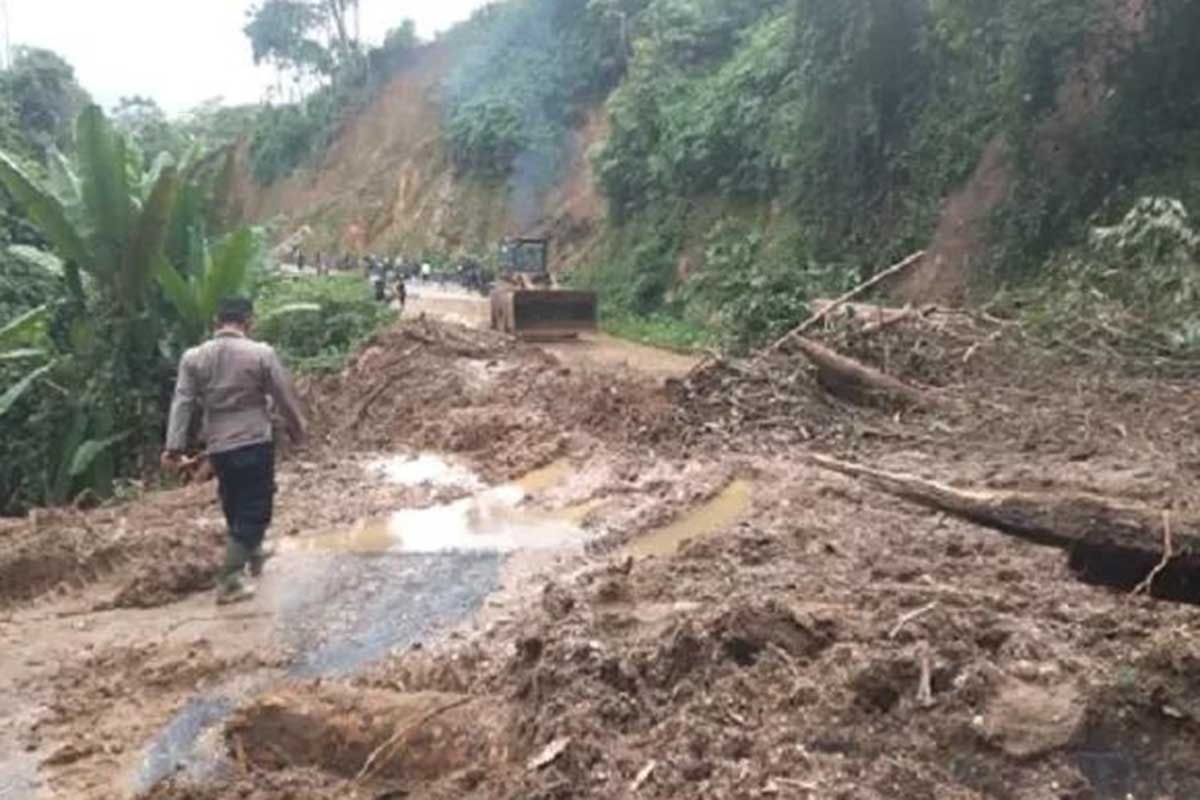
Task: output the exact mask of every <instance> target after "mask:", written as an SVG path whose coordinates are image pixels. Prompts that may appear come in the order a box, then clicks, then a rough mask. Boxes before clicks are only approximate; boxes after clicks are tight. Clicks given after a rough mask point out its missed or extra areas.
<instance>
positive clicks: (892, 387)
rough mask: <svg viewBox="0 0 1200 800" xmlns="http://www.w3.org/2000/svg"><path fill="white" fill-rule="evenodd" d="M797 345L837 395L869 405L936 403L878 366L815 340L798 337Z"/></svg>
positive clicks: (819, 379)
mask: <svg viewBox="0 0 1200 800" xmlns="http://www.w3.org/2000/svg"><path fill="white" fill-rule="evenodd" d="M796 346H797V347H798V348H799V350H800V352H801V353H803V354H804V357H805V358H807V359H808V360H809V361H811V362H812V363H813V365H814V366H815V367H816V368H817V380H818V382H819V383H820V384H821V386H822V388H824V389H825V391H827V392H829V393H830V394H832V395H834V396H836V397H841V398H842V399H844V400H849V401H850V402H853V403H859V404H865V405H890V406H895V405H900V406H930V405H934V404H935V402H934V398H933V396H932V394H930V393H929V392H925V391H922V390H920V389H917V388H915V387H912V386H909V385H908V384H906V383H903V382H902V381H899V380H897V379H896V378H893V377H892V376H891V375H886V374H884V373H882V372H880V371H879V370H877V369H875V368H874V367H868V366H867V365H866V364H862V363H860V362H858V361H855V360H854V359H852V358H847V357H846V356H844V355H842V354H840V353H838V352H836V351H834V350H831V349H829V348H828V347H826V346H825V345H823V344H818V343H817V342H814V341H813V340H812V339H805V338H804V337H802V336H800V337H796Z"/></svg>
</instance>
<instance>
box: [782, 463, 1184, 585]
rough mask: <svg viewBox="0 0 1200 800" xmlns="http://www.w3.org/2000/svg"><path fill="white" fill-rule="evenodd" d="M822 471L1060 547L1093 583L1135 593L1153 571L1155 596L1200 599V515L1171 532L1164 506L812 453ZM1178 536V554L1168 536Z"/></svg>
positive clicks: (1175, 522) (1177, 523)
mask: <svg viewBox="0 0 1200 800" xmlns="http://www.w3.org/2000/svg"><path fill="white" fill-rule="evenodd" d="M806 458H807V460H808V461H809V462H810V463H812V464H814V465H816V466H818V467H821V468H822V469H827V470H830V471H832V472H837V473H839V474H842V475H845V476H847V477H851V478H855V479H858V480H862V481H863V482H865V483H867V484H869V485H871V486H873V487H874V488H876V489H878V490H880V491H883V492H885V493H887V494H890V495H893V496H895V497H899V498H902V499H904V500H908V501H909V502H912V503H916V504H918V505H921V506H924V507H925V508H930V509H934V510H937V511H942V512H944V513H946V514H950V515H953V516H955V517H958V518H960V519H964V520H967V521H969V522H974V523H976V524H978V525H983V526H985V527H988V528H991V529H993V530H996V531H998V532H1000V533H1003V534H1007V535H1009V536H1014V537H1016V538H1019V539H1022V540H1024V541H1027V542H1032V543H1033V544H1037V545H1042V546H1047V547H1055V548H1058V549H1060V550H1064V551H1066V552H1067V553H1068V554H1069V555H1070V565H1071V567H1072V569H1074V570H1075V572H1076V573H1077V574H1078V576H1079V578H1080V579H1081V580H1083V581H1084V582H1086V583H1093V584H1098V585H1103V586H1112V587H1116V588H1121V589H1125V590H1127V591H1132V590H1133V589H1135V588H1138V587H1139V586H1140V585H1141V584H1142V583H1143V582H1144V581H1146V579H1147V578H1149V577H1151V575H1152V573H1155V571H1156V570H1157V573H1156V574H1154V575H1153V580H1152V581H1151V582H1150V583H1151V585H1150V587H1149V590H1150V594H1151V596H1153V597H1159V598H1162V599H1168V600H1178V601H1181V602H1187V603H1193V604H1200V520H1196V519H1186V518H1177V519H1174V520H1173V521H1171V522H1170V525H1171V526H1172V527H1173V528H1174V531H1170V532H1169V531H1166V530H1164V516H1163V512H1162V511H1161V510H1157V509H1148V508H1145V507H1142V506H1135V505H1129V504H1119V503H1113V502H1111V501H1110V500H1109V499H1107V498H1104V497H1100V496H1098V495H1092V494H1084V493H1079V492H1069V493H1042V492H1038V493H1033V492H1012V491H992V490H979V489H976V490H964V489H958V488H955V487H952V486H947V485H946V484H943V483H938V482H936V481H929V480H925V479H923V478H918V477H916V476H915V475H907V474H903V473H894V472H885V471H883V470H877V469H872V468H870V467H865V466H861V465H859V464H851V463H848V462H845V461H839V460H837V459H833V458H828V457H826V456H820V455H816V454H810V455H808V456H807V457H806ZM1166 537H1169V540H1170V541H1171V542H1172V545H1173V546H1172V547H1171V550H1170V552H1166V550H1165V547H1164V545H1165V542H1166V541H1167V540H1168V539H1167V538H1166Z"/></svg>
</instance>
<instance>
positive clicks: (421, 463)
mask: <svg viewBox="0 0 1200 800" xmlns="http://www.w3.org/2000/svg"><path fill="white" fill-rule="evenodd" d="M367 473H368V474H369V475H371V476H372V477H374V478H378V479H380V480H383V481H386V482H387V483H391V484H394V485H396V486H439V487H450V486H462V487H465V488H468V489H471V488H476V487H479V486H481V484H480V481H479V478H478V477H477V476H476V475H475V473H473V472H471V470H469V469H467V468H466V467H462V466H460V465H458V464H454V463H452V462H450V461H447V460H446V459H444V458H442V457H441V456H436V455H433V454H432V453H419V454H417V455H398V456H391V457H389V458H383V459H379V460H378V461H372V462H371V463H370V464H368V465H367Z"/></svg>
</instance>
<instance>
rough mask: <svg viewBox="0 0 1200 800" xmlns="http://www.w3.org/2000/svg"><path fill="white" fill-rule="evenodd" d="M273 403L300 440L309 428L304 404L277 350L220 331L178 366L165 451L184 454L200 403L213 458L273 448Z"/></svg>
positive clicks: (205, 432)
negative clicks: (255, 448)
mask: <svg viewBox="0 0 1200 800" xmlns="http://www.w3.org/2000/svg"><path fill="white" fill-rule="evenodd" d="M268 398H270V399H269V400H268ZM271 401H273V402H274V403H275V405H276V407H278V409H279V411H280V413H281V414H282V415H283V418H284V421H285V422H286V423H287V427H288V432H289V433H290V434H291V435H292V436H293V437H294V438H299V437H302V436H303V435H304V430H305V422H304V415H303V412H301V410H300V401H299V400H298V399H297V397H296V392H295V389H294V388H293V386H292V379H291V376H289V375H288V372H287V370H286V369H285V368H284V366H283V364H282V363H280V361H279V356H278V355H276V354H275V350H274V349H273V348H272V347H271V346H270V345H268V344H263V343H261V342H255V341H252V340H250V339H248V338H246V337H245V336H243V335H242V334H240V333H238V332H236V331H220V332H218V333H217V334H216V336H214V337H213V338H212V339H210V340H209V341H207V342H205V343H204V344H202V345H200V346H199V347H193V348H192V349H191V350H188V351H187V352H186V353H185V354H184V356H183V360H182V361H181V362H180V363H179V378H178V380H177V381H176V384H175V400H174V402H172V403H171V418H170V421H169V423H168V427H167V450H168V451H172V452H178V451H182V450H184V449H186V447H187V434H188V424H189V422H190V421H191V418H192V410H193V409H194V408H195V406H196V404H197V403H199V404H200V407H201V408H203V409H204V434H205V438H206V440H207V442H208V452H209V454H213V453H225V452H228V451H230V450H237V449H238V448H241V447H247V446H249V445H253V444H264V443H266V442H270V441H271V439H272V431H271V407H270V402H271Z"/></svg>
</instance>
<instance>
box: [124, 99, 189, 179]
mask: <svg viewBox="0 0 1200 800" xmlns="http://www.w3.org/2000/svg"><path fill="white" fill-rule="evenodd" d="M112 121H113V125H114V127H116V129H117V130H119V131H121V132H122V133H124V134H125V135H126V136H128V137H129V139H130V141H132V142H133V143H134V144H136V145H137V146H138V148H139V149H140V150H141V151H142V155H143V156H144V161H145V163H146V164H149V163H151V162H153V161H154V159H155V158H157V157H158V156H159V155H160V154H161V153H170V154H171V155H172V156H175V157H177V158H178V157H179V156H181V155H182V154H183V149H184V147H185V145H186V138H185V136H184V134H183V133H182V132H181V131H179V130H177V129H176V128H175V127H174V126H173V125H172V124H171V122H170V120H168V119H167V115H166V113H164V112H163V110H162V108H161V107H160V106H159V105H158V103H156V102H155V101H154V100H153V99H152V98H149V97H143V96H141V95H133V96H130V97H122V98H121V99H120V100H118V101H117V104H116V106H114V107H113V110H112Z"/></svg>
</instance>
